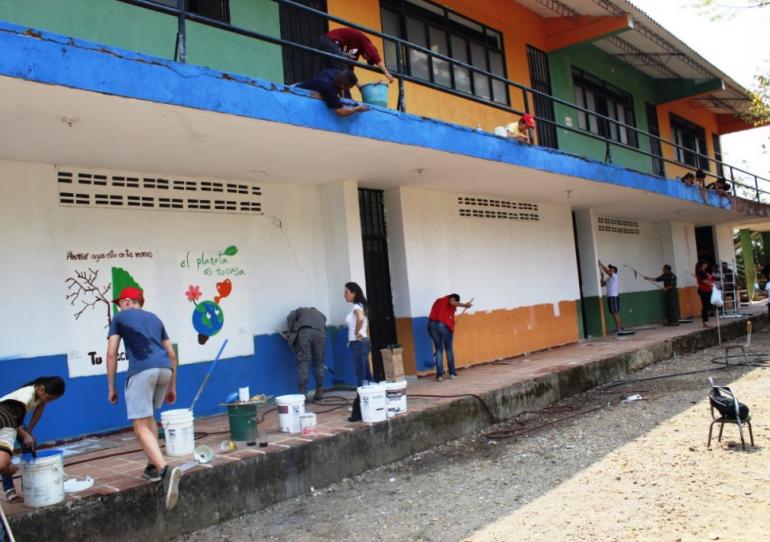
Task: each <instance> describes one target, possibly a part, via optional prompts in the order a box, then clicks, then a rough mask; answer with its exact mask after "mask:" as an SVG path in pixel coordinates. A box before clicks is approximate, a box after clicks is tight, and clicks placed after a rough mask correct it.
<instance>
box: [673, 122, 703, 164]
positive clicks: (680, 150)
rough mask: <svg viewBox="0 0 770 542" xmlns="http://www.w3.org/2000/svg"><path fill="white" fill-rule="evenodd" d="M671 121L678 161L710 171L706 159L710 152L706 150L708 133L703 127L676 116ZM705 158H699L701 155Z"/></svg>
mask: <svg viewBox="0 0 770 542" xmlns="http://www.w3.org/2000/svg"><path fill="white" fill-rule="evenodd" d="M669 118H670V121H671V136H672V137H673V138H674V143H676V144H677V145H679V146H678V147H676V159H677V161H678V162H681V163H683V164H687V165H688V166H692V167H694V168H700V169H703V170H704V171H708V170H709V169H710V168H709V161H708V158H706V156H705V155H706V154H707V153H708V150H707V149H706V131H705V130H704V129H703V127H702V126H698V125H697V124H693V123H692V122H690V121H689V120H685V119H683V118H681V117H677V116H676V115H673V114H672V115H670V116H669ZM701 154H702V155H703V156H699V155H701Z"/></svg>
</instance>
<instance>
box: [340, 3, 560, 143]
mask: <svg viewBox="0 0 770 542" xmlns="http://www.w3.org/2000/svg"><path fill="white" fill-rule="evenodd" d="M442 4H443V5H445V6H446V7H448V8H449V9H452V10H454V11H455V12H457V13H459V14H461V15H464V16H466V17H468V18H469V19H473V20H475V21H478V22H481V23H483V24H485V25H487V26H489V27H490V28H492V29H494V30H497V31H499V32H502V34H503V47H504V49H505V60H506V69H507V73H508V79H510V80H512V81H516V82H519V83H521V84H523V85H526V86H530V78H529V67H528V64H527V50H526V45H527V44H529V45H533V46H534V47H538V48H541V49H544V48H545V46H546V40H545V26H544V19H542V18H540V17H539V16H538V15H537V14H535V13H534V12H533V11H530V10H528V9H526V8H524V7H522V6H520V5H518V4H516V3H515V2H511V1H510V0H485V1H483V2H467V1H460V0H447V1H445V2H442ZM327 8H328V12H329V14H331V15H336V16H338V17H341V18H344V19H347V20H349V21H352V22H355V23H357V24H360V25H363V26H367V27H369V28H373V29H376V30H378V31H382V22H381V17H380V2H379V0H328V2H327ZM337 26H340V25H337V24H330V27H331V28H334V27H337ZM369 37H370V38H372V42H373V43H374V44H375V45H376V46H377V48H378V49H379V51H380V52H381V53H382V40H381V39H379V38H374V37H373V36H369ZM356 73H357V74H358V77H359V79H360V80H361V83H367V82H372V81H378V80H382V79H383V76H382V75H381V74H379V73H376V72H369V71H368V70H360V69H359V70H356ZM405 96H406V110H407V112H408V113H412V114H415V115H422V116H426V117H432V118H437V119H440V120H444V121H447V122H452V123H455V124H460V125H463V126H468V127H471V128H477V127H481V128H482V129H483V130H486V131H490V132H491V131H492V130H493V129H494V127H495V126H500V125H504V124H508V123H509V122H512V121H514V120H516V118H517V117H516V116H515V115H510V114H508V113H507V112H505V111H501V110H499V109H496V108H494V107H489V106H485V105H482V104H478V103H476V102H473V101H471V100H467V99H464V98H461V97H455V96H451V95H448V94H445V93H443V92H441V91H437V90H432V89H429V88H427V87H425V86H422V85H420V84H418V83H407V84H406V85H405ZM354 97H355V93H354ZM509 97H510V100H511V101H510V105H511V107H513V108H515V109H517V110H520V111H523V110H524V102H523V97H522V93H521V91H518V90H516V91H514V92H509ZM397 99H398V85H397V84H396V83H394V84H393V85H391V87H390V90H389V93H388V104H389V106H390V107H393V108H395V107H396V103H397ZM532 109H533V105H532V104H531V103H530V110H532Z"/></svg>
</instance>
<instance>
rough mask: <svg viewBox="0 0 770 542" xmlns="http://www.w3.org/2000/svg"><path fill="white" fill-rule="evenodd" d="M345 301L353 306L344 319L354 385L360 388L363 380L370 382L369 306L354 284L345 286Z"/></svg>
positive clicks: (359, 289)
mask: <svg viewBox="0 0 770 542" xmlns="http://www.w3.org/2000/svg"><path fill="white" fill-rule="evenodd" d="M344 295H345V301H347V302H348V303H352V304H353V310H351V311H350V313H349V314H348V315H347V316H346V317H345V323H346V324H347V325H348V348H350V352H351V354H352V355H353V368H354V369H355V370H356V385H357V386H362V385H363V383H364V380H366V381H371V380H372V370H371V368H370V367H369V352H370V351H371V349H372V345H371V343H370V342H369V318H368V312H369V304H368V303H367V302H366V297H364V292H363V290H361V287H360V286H359V285H358V284H356V283H355V282H348V283H347V284H345V292H344Z"/></svg>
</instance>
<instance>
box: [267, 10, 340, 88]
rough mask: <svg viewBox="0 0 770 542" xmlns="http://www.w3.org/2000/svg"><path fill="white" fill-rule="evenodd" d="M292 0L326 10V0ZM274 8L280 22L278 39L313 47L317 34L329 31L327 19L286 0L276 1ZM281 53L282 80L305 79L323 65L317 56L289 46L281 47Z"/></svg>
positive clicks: (298, 80)
mask: <svg viewBox="0 0 770 542" xmlns="http://www.w3.org/2000/svg"><path fill="white" fill-rule="evenodd" d="M294 1H295V2H297V3H298V4H303V5H305V6H307V7H310V8H313V9H316V10H318V11H323V12H324V13H325V12H326V0H294ZM278 10H279V18H280V22H281V39H284V40H286V41H290V42H292V43H299V44H300V45H307V46H308V47H313V48H317V47H318V40H319V38H320V37H321V36H322V35H324V34H326V33H327V32H328V31H329V24H328V21H327V20H326V19H324V18H323V17H321V16H320V15H315V14H312V13H308V12H307V11H303V10H301V9H298V8H295V7H292V6H289V5H286V4H279V8H278ZM282 57H283V80H284V83H286V84H289V85H292V84H294V83H301V82H302V81H307V80H308V79H311V78H312V77H313V76H314V75H315V74H317V73H318V72H320V71H321V70H322V69H323V68H322V59H321V57H320V56H318V55H314V54H312V53H306V52H305V51H300V50H298V49H294V48H292V47H283V49H282Z"/></svg>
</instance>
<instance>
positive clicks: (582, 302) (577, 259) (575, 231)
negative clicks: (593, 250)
mask: <svg viewBox="0 0 770 542" xmlns="http://www.w3.org/2000/svg"><path fill="white" fill-rule="evenodd" d="M572 237H573V239H574V242H575V265H576V267H577V274H578V287H579V288H580V319H581V322H580V323H581V325H580V329H579V330H578V331H579V332H580V336H581V337H583V338H584V339H585V338H586V337H587V336H588V331H587V329H588V321H587V319H588V316H587V314H586V302H585V298H584V297H583V274H582V273H581V272H580V243H578V229H577V220H576V218H575V211H572Z"/></svg>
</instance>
